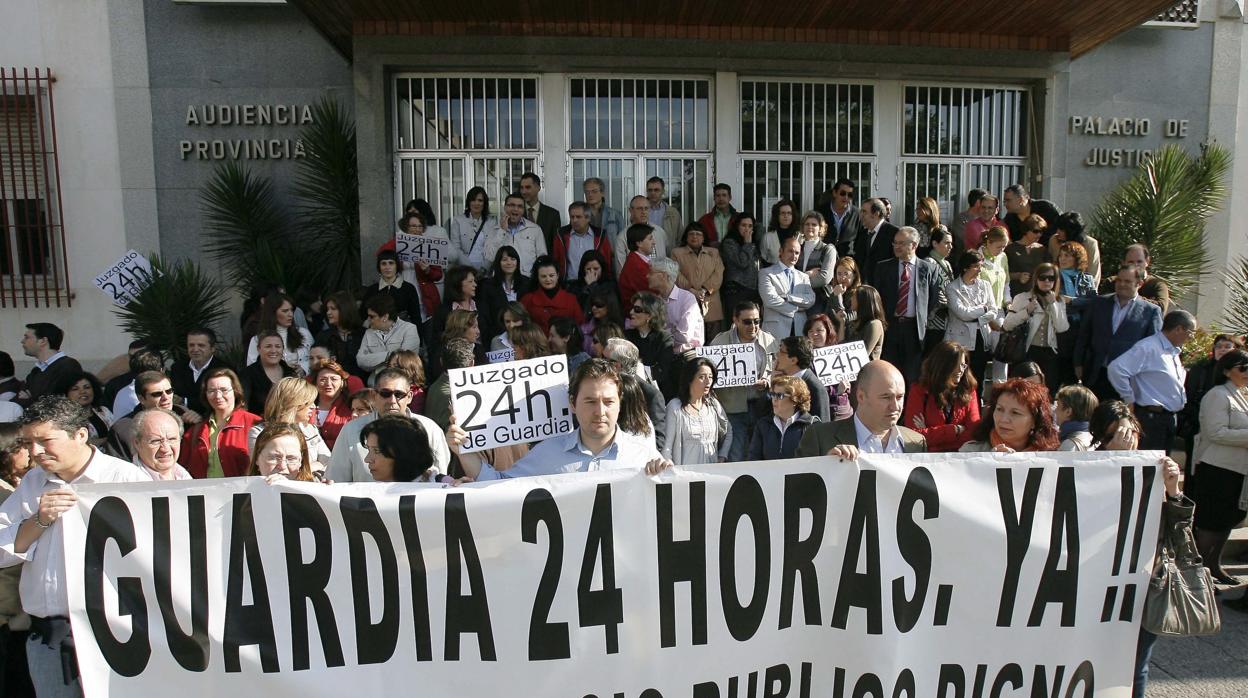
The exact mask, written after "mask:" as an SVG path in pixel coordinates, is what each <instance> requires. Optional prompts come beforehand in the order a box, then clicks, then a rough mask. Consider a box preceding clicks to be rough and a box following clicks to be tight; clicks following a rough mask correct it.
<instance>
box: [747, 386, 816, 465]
mask: <svg viewBox="0 0 1248 698" xmlns="http://www.w3.org/2000/svg"><path fill="white" fill-rule="evenodd" d="M767 397H768V398H770V399H771V409H772V414H771V415H769V416H766V417H763V418H761V419H759V420H758V422H757V423H756V424H755V425H754V435H753V436H752V437H750V460H777V459H780V458H792V457H794V455H795V454H796V453H797V444H798V443H799V442H801V440H802V434H805V433H806V429H807V428H808V427H809V426H810V425H811V424H813V423H814V421H815V418H814V417H812V416H811V415H810V388H807V387H806V382H805V381H803V380H802V379H801V378H797V377H795V376H776V377H775V378H772V379H771V390H769V391H768V393H767Z"/></svg>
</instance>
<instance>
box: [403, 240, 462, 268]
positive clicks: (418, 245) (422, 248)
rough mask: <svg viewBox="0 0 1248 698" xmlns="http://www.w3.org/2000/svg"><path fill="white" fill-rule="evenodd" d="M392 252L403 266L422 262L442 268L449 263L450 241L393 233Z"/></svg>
mask: <svg viewBox="0 0 1248 698" xmlns="http://www.w3.org/2000/svg"><path fill="white" fill-rule="evenodd" d="M394 251H395V254H397V255H398V256H399V259H401V260H403V262H404V263H405V264H416V263H418V262H424V263H426V264H431V265H435V266H441V267H444V266H447V265H448V264H450V263H451V241H450V240H448V239H446V238H441V237H432V236H430V235H411V234H409V233H395V234H394Z"/></svg>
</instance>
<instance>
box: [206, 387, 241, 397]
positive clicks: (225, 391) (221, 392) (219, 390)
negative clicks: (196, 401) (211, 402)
mask: <svg viewBox="0 0 1248 698" xmlns="http://www.w3.org/2000/svg"><path fill="white" fill-rule="evenodd" d="M204 392H205V393H207V394H209V395H229V394H230V393H232V392H234V389H233V388H209V389H207V390H205V391H204Z"/></svg>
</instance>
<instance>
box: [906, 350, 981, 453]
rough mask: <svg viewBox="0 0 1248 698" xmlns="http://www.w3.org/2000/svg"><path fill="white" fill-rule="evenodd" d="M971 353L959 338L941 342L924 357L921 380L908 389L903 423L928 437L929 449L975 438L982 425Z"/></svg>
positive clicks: (955, 445)
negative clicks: (980, 423) (959, 342)
mask: <svg viewBox="0 0 1248 698" xmlns="http://www.w3.org/2000/svg"><path fill="white" fill-rule="evenodd" d="M970 366H971V357H970V353H969V352H968V351H967V350H966V347H963V346H962V345H961V344H958V343H957V342H949V341H945V342H941V343H940V344H937V345H936V346H935V347H933V348H932V352H931V353H930V354H928V355H927V358H926V359H924V360H923V368H922V371H921V372H920V373H919V380H918V381H917V382H916V383H914V385H912V386H910V390H909V391H907V393H906V409H905V412H904V413H903V415H902V417H901V424H902V426H905V427H909V428H911V429H913V430H915V431H917V432H919V433H920V434H922V435H923V436H924V437H925V438H926V439H927V450H928V451H930V452H933V453H946V452H950V451H956V450H958V449H959V448H960V447H961V446H962V444H964V443H966V442H967V441H970V440H971V436H972V435H973V434H974V433H975V428H976V427H978V426H979V394H978V393H977V392H976V390H977V387H978V384H977V383H976V381H975V375H974V374H973V373H971V370H970Z"/></svg>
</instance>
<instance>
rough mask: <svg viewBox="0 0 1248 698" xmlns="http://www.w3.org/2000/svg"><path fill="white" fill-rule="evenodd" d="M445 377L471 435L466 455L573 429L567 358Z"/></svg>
mask: <svg viewBox="0 0 1248 698" xmlns="http://www.w3.org/2000/svg"><path fill="white" fill-rule="evenodd" d="M447 374H448V375H447V378H448V379H449V380H450V384H451V405H452V410H453V411H454V413H455V419H456V420H457V424H459V426H460V427H461V428H463V430H464V431H466V432H468V440H467V441H466V442H465V443H464V445H463V446H462V447H461V449H462V450H463V451H465V452H472V451H480V450H483V449H487V448H494V447H495V446H506V445H508V444H517V443H529V442H532V441H541V440H543V439H546V438H549V437H551V436H554V435H556V434H566V433H568V432H570V431H572V428H573V426H572V412H571V409H570V406H569V404H568V357H566V356H543V357H541V358H537V359H526V360H524V361H508V362H506V363H501V364H488V365H485V366H472V367H469V368H453V369H451V370H450V371H448V372H447Z"/></svg>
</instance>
